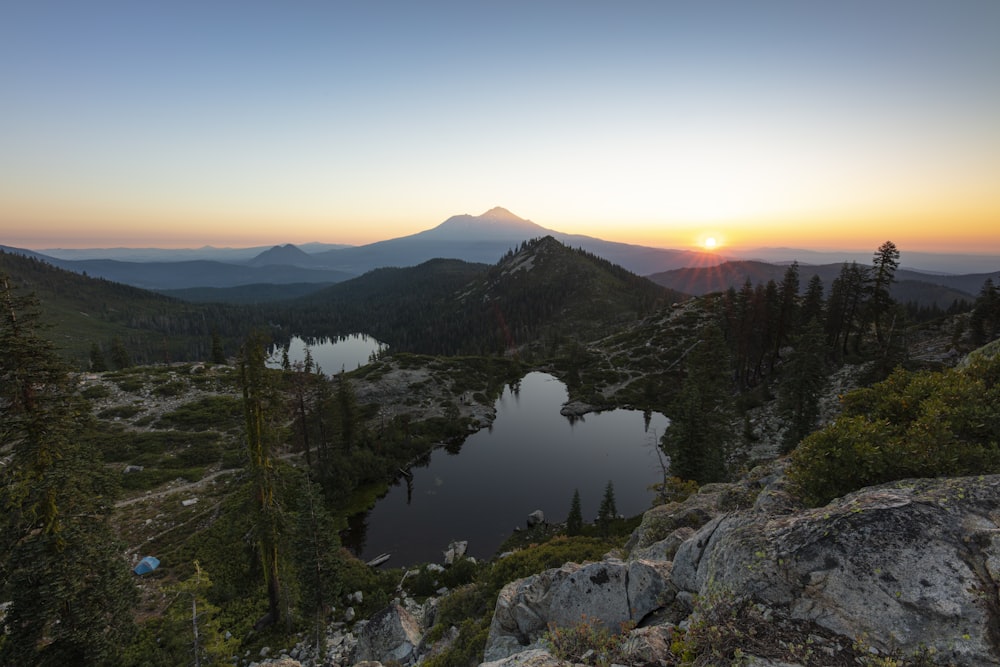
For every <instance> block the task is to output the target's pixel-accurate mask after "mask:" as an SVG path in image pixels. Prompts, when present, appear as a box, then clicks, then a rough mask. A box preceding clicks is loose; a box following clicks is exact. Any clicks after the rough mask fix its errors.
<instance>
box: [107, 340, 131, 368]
mask: <svg viewBox="0 0 1000 667" xmlns="http://www.w3.org/2000/svg"><path fill="white" fill-rule="evenodd" d="M111 362H112V363H113V364H114V365H115V368H116V369H118V370H122V369H123V368H128V367H129V366H131V365H132V358H131V357H130V356H129V353H128V350H126V349H125V343H124V342H123V341H122V339H121V338H119V337H118V336H115V337H114V338H113V339H112V340H111Z"/></svg>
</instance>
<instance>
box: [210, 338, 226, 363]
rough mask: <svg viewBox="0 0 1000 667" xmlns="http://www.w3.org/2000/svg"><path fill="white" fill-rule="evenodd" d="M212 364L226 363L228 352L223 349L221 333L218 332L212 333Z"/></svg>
mask: <svg viewBox="0 0 1000 667" xmlns="http://www.w3.org/2000/svg"><path fill="white" fill-rule="evenodd" d="M212 363H213V364H224V363H226V352H225V350H223V348H222V338H220V337H219V333H218V332H217V331H213V332H212Z"/></svg>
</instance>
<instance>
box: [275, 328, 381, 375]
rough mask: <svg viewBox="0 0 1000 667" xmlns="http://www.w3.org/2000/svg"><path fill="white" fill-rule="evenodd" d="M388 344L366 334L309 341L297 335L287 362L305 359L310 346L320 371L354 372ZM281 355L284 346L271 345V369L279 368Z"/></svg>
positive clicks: (299, 361) (297, 361)
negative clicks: (272, 346)
mask: <svg viewBox="0 0 1000 667" xmlns="http://www.w3.org/2000/svg"><path fill="white" fill-rule="evenodd" d="M385 347H386V346H385V345H383V344H382V343H380V342H379V341H377V340H376V339H374V338H372V337H371V336H368V335H365V334H351V335H349V336H341V337H339V338H315V339H308V340H306V339H303V338H299V337H298V336H294V337H292V339H291V340H290V341H289V343H288V361H289V363H292V364H294V363H303V362H305V358H306V348H308V349H309V354H310V355H311V356H312V360H313V363H314V364H315V365H317V366H318V367H319V368H320V370H322V371H323V372H324V373H326V374H327V375H336V374H337V373H339V372H341V371H353V370H355V369H356V368H359V367H361V366H364V365H365V364H367V363H368V362H369V361H370V360H371V357H372V355H374V354H378V353H379V352H382V351H383V350H384V349H385ZM281 356H282V348H281V347H274V348H272V349H271V351H270V357H269V358H268V362H267V365H268V366H270V367H271V368H278V367H280V366H281Z"/></svg>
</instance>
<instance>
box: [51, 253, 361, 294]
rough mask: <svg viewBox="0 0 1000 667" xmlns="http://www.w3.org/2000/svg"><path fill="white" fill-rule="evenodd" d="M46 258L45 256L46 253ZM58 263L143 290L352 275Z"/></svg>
mask: <svg viewBox="0 0 1000 667" xmlns="http://www.w3.org/2000/svg"><path fill="white" fill-rule="evenodd" d="M42 257H44V256H42ZM45 259H46V261H48V262H49V263H51V264H52V265H54V266H58V267H60V268H63V269H66V270H67V271H73V272H74V273H81V274H86V275H88V276H92V277H95V278H104V279H106V280H112V281H114V282H119V283H125V284H126V285H133V286H135V287H141V288H143V289H150V290H154V289H184V288H189V287H235V286H238V285H249V284H254V283H272V284H277V285H281V284H287V283H307V282H310V283H332V282H339V281H341V280H345V279H347V278H349V277H351V274H349V273H345V272H342V271H337V270H334V269H327V268H318V269H317V268H312V269H310V268H302V267H298V266H274V265H267V266H247V265H240V264H226V263H223V262H212V261H208V260H193V261H185V262H119V261H116V260H110V259H84V260H63V259H56V258H45Z"/></svg>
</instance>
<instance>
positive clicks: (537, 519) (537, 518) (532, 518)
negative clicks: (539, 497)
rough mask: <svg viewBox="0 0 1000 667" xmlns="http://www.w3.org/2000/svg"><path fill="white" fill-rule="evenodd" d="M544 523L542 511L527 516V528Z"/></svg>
mask: <svg viewBox="0 0 1000 667" xmlns="http://www.w3.org/2000/svg"><path fill="white" fill-rule="evenodd" d="M543 523H545V512H543V511H542V510H535V511H534V512H532V513H531V514H529V515H528V527H529V528H531V527H533V526H537V525H540V524H543Z"/></svg>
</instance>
